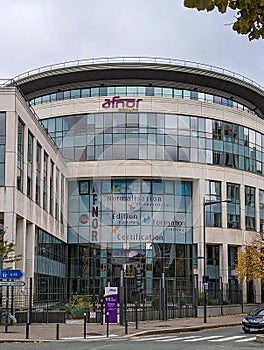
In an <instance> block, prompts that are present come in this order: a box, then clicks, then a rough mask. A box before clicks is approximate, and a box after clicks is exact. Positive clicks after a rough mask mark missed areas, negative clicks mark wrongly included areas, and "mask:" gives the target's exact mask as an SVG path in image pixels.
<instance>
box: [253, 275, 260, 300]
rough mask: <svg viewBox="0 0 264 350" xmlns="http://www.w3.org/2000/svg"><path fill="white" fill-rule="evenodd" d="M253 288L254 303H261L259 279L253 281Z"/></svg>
mask: <svg viewBox="0 0 264 350" xmlns="http://www.w3.org/2000/svg"><path fill="white" fill-rule="evenodd" d="M253 285H254V290H255V303H257V304H261V302H262V300H261V279H260V278H259V279H257V280H254V281H253Z"/></svg>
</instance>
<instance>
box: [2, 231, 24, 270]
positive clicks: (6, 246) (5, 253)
mask: <svg viewBox="0 0 264 350" xmlns="http://www.w3.org/2000/svg"><path fill="white" fill-rule="evenodd" d="M5 233H6V231H5V230H0V268H2V266H3V264H12V263H13V262H15V261H19V260H21V258H22V256H21V255H16V254H15V251H16V249H15V248H16V245H15V243H14V242H8V241H7V240H5Z"/></svg>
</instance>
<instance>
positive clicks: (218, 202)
mask: <svg viewBox="0 0 264 350" xmlns="http://www.w3.org/2000/svg"><path fill="white" fill-rule="evenodd" d="M230 202H232V199H230V198H227V199H224V200H219V201H209V202H206V201H205V197H204V199H203V249H204V256H203V260H204V276H203V286H204V323H207V291H208V277H207V266H206V265H207V254H206V253H207V252H206V232H205V227H206V222H205V219H206V212H205V207H206V206H207V205H213V204H220V203H230Z"/></svg>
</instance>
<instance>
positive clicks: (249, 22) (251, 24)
mask: <svg viewBox="0 0 264 350" xmlns="http://www.w3.org/2000/svg"><path fill="white" fill-rule="evenodd" d="M184 6H185V7H188V8H196V9H197V10H198V11H204V10H206V11H207V12H209V11H213V10H214V9H217V10H218V11H219V12H220V13H226V12H227V10H228V9H230V10H234V11H236V16H235V21H234V23H233V26H232V29H233V30H234V31H236V32H237V33H238V34H244V35H247V36H248V39H249V40H254V39H264V0H184Z"/></svg>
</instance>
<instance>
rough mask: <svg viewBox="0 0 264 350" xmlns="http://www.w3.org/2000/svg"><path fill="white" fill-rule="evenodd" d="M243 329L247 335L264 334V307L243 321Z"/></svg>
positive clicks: (254, 311)
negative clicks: (251, 333) (252, 333)
mask: <svg viewBox="0 0 264 350" xmlns="http://www.w3.org/2000/svg"><path fill="white" fill-rule="evenodd" d="M242 329H243V331H244V332H245V333H250V332H264V307H256V308H255V309H253V310H252V311H250V313H249V314H248V315H247V316H246V317H245V318H244V319H243V321H242Z"/></svg>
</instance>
